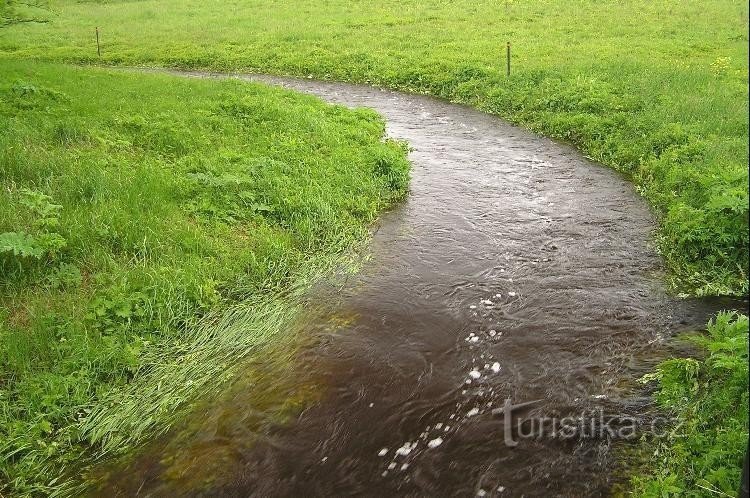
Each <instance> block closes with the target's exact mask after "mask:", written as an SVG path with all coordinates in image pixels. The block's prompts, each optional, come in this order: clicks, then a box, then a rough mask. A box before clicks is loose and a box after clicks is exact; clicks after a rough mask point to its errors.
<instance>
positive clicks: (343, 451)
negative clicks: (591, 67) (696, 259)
mask: <svg viewBox="0 0 750 498" xmlns="http://www.w3.org/2000/svg"><path fill="white" fill-rule="evenodd" d="M262 79H263V80H264V81H268V82H271V83H276V84H282V85H285V86H289V87H292V88H294V89H297V90H301V91H305V92H310V93H313V94H315V95H318V96H320V97H322V98H323V99H325V100H327V101H330V102H335V103H340V104H345V105H348V106H366V107H371V108H374V109H375V110H377V111H378V112H380V113H381V114H382V115H383V116H385V118H386V119H387V122H388V128H387V130H388V134H389V135H390V136H391V137H394V138H398V139H404V140H406V141H408V142H409V144H410V145H411V147H412V148H413V151H412V153H411V156H410V157H411V160H412V162H413V179H412V184H411V194H410V196H409V198H408V200H407V201H406V202H404V203H403V205H401V206H399V207H397V208H396V209H394V210H393V211H391V212H389V213H387V214H385V215H384V216H383V217H382V219H381V220H380V222H379V223H378V226H377V227H376V230H375V233H374V237H373V240H372V244H371V247H370V248H371V253H372V258H371V259H370V260H369V261H368V262H367V263H366V264H365V265H364V267H363V269H362V271H361V272H359V273H358V274H356V275H354V276H351V277H349V278H348V279H347V280H346V281H345V283H344V285H343V287H336V288H334V287H333V286H330V287H328V288H326V287H325V286H324V287H323V288H321V289H318V290H317V291H316V292H318V293H319V295H318V298H319V300H320V301H325V302H327V304H328V308H329V310H330V311H329V312H330V316H328V317H326V316H325V315H323V316H322V317H321V316H318V315H315V316H312V317H311V318H310V319H309V321H308V322H307V323H305V326H304V327H303V331H302V332H303V333H304V334H307V335H308V336H309V337H310V338H311V341H310V344H311V345H310V346H308V347H306V348H305V349H304V350H303V351H302V352H301V353H300V355H299V358H298V359H297V362H296V366H295V367H293V368H292V374H291V375H285V376H284V379H285V380H284V381H283V382H282V381H279V376H278V373H275V372H273V371H269V372H267V373H265V374H264V373H263V372H262V371H261V372H260V373H258V372H257V371H255V373H254V374H253V376H252V377H253V382H252V383H250V382H248V384H247V385H243V381H242V380H239V381H238V382H237V383H236V384H235V385H234V386H232V387H231V389H229V390H228V391H227V394H226V395H225V396H223V397H222V398H221V399H220V401H219V402H217V403H215V404H214V405H212V406H211V407H210V408H204V409H201V410H199V411H198V413H196V415H195V417H194V418H193V420H192V422H191V423H190V424H188V427H189V428H188V429H187V430H182V431H179V432H180V434H179V436H177V435H172V436H170V438H167V439H166V440H164V441H160V442H157V443H156V444H153V445H151V446H150V447H148V448H147V450H146V452H145V453H144V455H141V456H140V457H139V458H137V459H136V461H135V462H133V463H131V464H130V466H129V467H127V468H125V469H121V471H119V472H118V473H117V474H116V477H115V478H113V479H112V480H111V482H109V483H108V484H107V485H106V486H105V489H104V490H102V491H101V492H100V493H101V494H102V495H108V496H112V495H122V496H133V495H136V494H137V495H139V496H181V495H184V496H261V497H270V496H378V497H380V496H599V495H604V494H607V492H608V490H609V489H610V488H611V486H612V484H613V482H615V481H616V477H615V476H616V475H617V474H616V472H615V470H616V469H615V466H614V464H615V463H616V462H614V461H613V458H612V452H611V451H610V450H611V447H612V444H613V443H616V441H615V440H613V438H612V437H607V436H606V434H605V435H602V434H599V435H590V437H586V438H580V437H573V438H562V437H551V436H550V435H548V434H545V435H543V436H541V437H538V438H522V437H520V436H519V435H518V434H517V431H515V430H514V431H512V432H511V436H513V437H514V439H515V440H517V441H518V445H517V446H515V447H510V446H507V445H506V444H505V443H504V439H505V438H506V436H507V433H506V431H505V427H506V426H505V421H506V419H505V418H504V416H503V415H502V414H498V413H494V414H493V409H497V408H498V407H501V406H502V405H503V403H504V401H505V400H506V399H508V398H510V399H512V402H513V403H514V404H520V403H525V402H531V401H534V402H535V403H533V404H531V405H529V406H527V407H525V408H519V409H517V410H515V411H514V412H513V413H514V415H517V416H518V417H514V418H513V419H512V420H513V423H514V424H515V423H516V421H517V420H518V419H519V417H520V419H524V417H525V418H526V419H529V418H531V417H540V416H547V417H552V416H564V415H579V414H581V413H582V412H584V411H585V410H594V409H596V408H601V409H602V410H603V411H604V412H605V413H607V414H616V415H630V416H635V417H638V419H639V420H640V421H641V422H643V423H644V424H645V422H646V421H648V420H649V418H650V416H651V409H650V406H649V403H648V400H647V399H643V398H638V397H634V396H635V395H634V394H633V393H634V392H637V390H634V389H633V388H632V384H631V383H629V382H628V379H632V378H633V377H634V376H636V375H639V374H642V373H643V372H645V371H646V370H647V369H648V367H649V365H652V364H653V361H652V360H654V359H655V358H657V357H659V356H660V355H663V354H664V349H665V346H664V340H665V339H666V338H668V337H670V336H671V335H673V334H674V333H675V332H676V331H679V330H683V329H689V328H694V327H697V326H698V327H699V326H701V325H703V324H704V323H705V320H706V318H707V316H708V315H709V313H710V312H711V311H713V310H715V309H717V308H718V307H721V306H737V305H738V304H737V303H731V302H729V303H723V302H695V301H694V302H684V301H682V302H681V301H678V300H675V299H673V298H670V297H668V296H667V295H666V294H665V292H664V290H663V288H662V275H661V261H660V259H659V257H658V256H657V254H656V253H655V251H654V249H653V247H652V246H651V245H650V244H649V240H650V238H651V235H652V230H653V229H654V219H653V217H652V215H651V213H650V212H649V209H648V207H647V206H646V204H645V203H644V201H643V200H642V199H640V198H639V197H637V196H636V194H635V193H634V191H633V188H632V186H631V184H630V183H628V182H627V181H626V180H624V179H622V178H620V177H619V176H618V175H617V174H616V173H614V172H613V171H611V170H609V169H606V168H604V167H601V166H599V165H596V164H593V163H591V162H590V161H587V160H586V159H584V158H583V157H581V155H580V154H579V153H577V152H576V151H574V150H573V149H572V148H570V147H568V146H566V145H561V144H559V143H555V142H553V141H551V140H548V139H544V138H540V137H538V136H535V135H533V134H531V133H528V132H526V131H523V130H520V129H518V128H515V127H512V126H510V125H508V124H506V123H504V122H503V121H501V120H499V119H496V118H494V117H491V116H488V115H485V114H482V113H480V112H477V111H475V110H472V109H469V108H466V107H462V106H457V105H452V104H449V103H446V102H443V101H439V100H435V99H432V98H426V97H420V96H413V95H405V94H400V93H394V92H389V91H381V90H378V89H373V88H368V87H360V86H351V85H344V84H337V83H321V82H314V81H296V80H288V79H280V78H268V77H264V78H262ZM740 305H741V306H746V304H745V303H741V304H740ZM331 316H333V317H335V320H333V321H332V320H331V319H330V317H331ZM332 323H333V325H332ZM649 358H651V360H649ZM311 385H314V388H311V387H310V386H311ZM309 389H311V390H312V391H315V393H316V394H315V395H314V396H309V397H307V398H306V397H305V395H304V392H306V390H309ZM259 390H261V391H264V392H265V391H268V390H270V391H276V392H277V394H279V393H280V395H281V396H280V398H281V399H283V398H284V397H285V396H288V397H294V396H298V397H299V398H300V399H303V400H307V401H305V402H304V403H303V404H304V405H305V408H304V409H303V410H302V411H301V412H299V414H298V416H295V417H294V418H292V419H291V420H289V421H286V422H284V423H280V422H273V420H276V419H275V418H274V417H271V416H268V417H266V416H265V413H266V412H268V413H273V412H276V413H278V410H279V406H278V405H273V406H265V405H264V406H259V405H258V403H257V402H254V400H257V399H258V397H259V394H258V392H259ZM300 392H302V393H303V394H300ZM514 434H515V436H514ZM170 441H171V442H170ZM174 441H179V444H176V443H175V442H174ZM175 462H177V464H175ZM175 468H177V469H179V470H177V471H175V470H174V469H175Z"/></svg>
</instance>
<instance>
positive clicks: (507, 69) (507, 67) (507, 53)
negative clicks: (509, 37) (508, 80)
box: [505, 42, 510, 76]
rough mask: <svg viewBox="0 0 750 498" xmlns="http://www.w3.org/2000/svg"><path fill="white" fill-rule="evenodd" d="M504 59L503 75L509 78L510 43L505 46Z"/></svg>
mask: <svg viewBox="0 0 750 498" xmlns="http://www.w3.org/2000/svg"><path fill="white" fill-rule="evenodd" d="M505 59H506V62H507V66H506V68H505V73H506V75H507V76H510V42H508V44H507V45H506V46H505Z"/></svg>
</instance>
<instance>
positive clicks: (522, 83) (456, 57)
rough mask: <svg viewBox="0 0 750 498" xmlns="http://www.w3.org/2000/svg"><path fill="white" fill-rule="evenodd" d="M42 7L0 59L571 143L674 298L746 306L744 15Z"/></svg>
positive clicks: (425, 5) (294, 4)
mask: <svg viewBox="0 0 750 498" xmlns="http://www.w3.org/2000/svg"><path fill="white" fill-rule="evenodd" d="M39 5H40V6H44V5H48V6H49V9H48V10H47V14H46V15H42V14H36V16H37V17H44V18H45V19H49V21H50V22H47V23H20V24H13V25H11V26H9V27H7V28H5V29H3V30H0V52H4V53H6V54H13V55H15V56H23V57H34V58H42V59H56V60H65V61H70V62H79V63H80V62H83V63H97V64H98V63H102V64H129V65H133V64H136V65H137V64H144V65H160V66H177V67H182V68H209V69H216V70H250V71H261V72H271V73H287V74H294V75H300V76H314V77H318V78H330V79H339V80H348V81H356V82H366V83H372V84H377V85H385V86H388V87H392V88H397V89H403V90H408V91H413V92H419V93H429V94H433V95H437V96H440V97H444V98H447V99H450V100H453V101H456V102H463V103H468V104H470V105H473V106H476V107H478V108H479V109H482V110H484V111H487V112H491V113H495V114H498V115H501V116H503V117H505V118H507V119H509V120H511V121H514V122H516V123H520V124H522V125H524V126H527V127H529V128H531V129H533V130H536V131H539V132H541V133H543V134H546V135H549V136H551V137H555V138H560V139H564V140H567V141H570V142H572V143H573V144H575V145H576V146H577V147H579V148H580V149H581V150H582V151H584V152H585V153H586V154H587V155H589V156H590V157H592V158H593V159H596V160H597V161H600V162H602V163H604V164H607V165H609V166H612V167H614V168H616V169H618V170H619V171H622V172H624V173H626V174H627V175H629V176H630V177H631V178H632V179H633V181H634V182H635V183H636V185H637V186H638V189H639V191H640V192H641V193H642V194H643V195H644V196H645V197H646V198H647V199H648V200H649V201H650V202H651V203H652V205H653V206H655V208H656V211H657V213H658V214H659V216H660V218H661V227H662V230H661V232H660V234H659V236H658V242H659V247H660V248H661V250H662V253H663V255H664V257H665V260H666V262H667V265H668V267H669V269H670V270H671V273H670V277H669V279H670V282H671V284H672V285H673V287H674V289H675V290H676V291H679V292H684V293H692V294H698V295H707V294H746V293H747V277H748V194H747V189H748V170H747V162H748V140H747V139H748V114H747V107H748V87H747V82H748V64H747V61H748V38H747V28H748V5H747V3H746V2H737V1H734V0H713V1H710V2H704V1H697V0H690V1H682V2H674V1H670V0H659V1H652V0H626V1H606V2H601V1H596V0H579V1H575V2H563V1H561V0H534V1H524V2H519V1H514V0H503V1H496V0H480V1H463V0H462V1H456V2H442V1H440V2H438V1H433V2H423V1H414V0H409V1H401V0H399V1H396V0H383V1H378V2H354V3H352V2H349V1H345V0H329V1H325V2H320V1H317V0H295V1H290V2H272V1H268V0H233V1H230V2H226V1H224V0H140V1H137V2H132V1H122V0H114V1H106V2H105V1H86V2H81V1H78V0H57V1H54V2H49V3H45V2H41V3H39ZM29 15H30V14H29ZM45 16H46V17H45ZM96 26H98V27H99V28H100V31H101V34H102V36H101V40H102V56H101V58H99V57H97V54H96V40H95V37H94V28H95V27H96ZM507 41H509V42H511V43H512V51H513V62H512V74H511V76H510V77H506V76H505V62H504V60H503V58H504V54H505V43H506V42H507Z"/></svg>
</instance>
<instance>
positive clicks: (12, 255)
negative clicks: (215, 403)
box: [0, 60, 408, 495]
mask: <svg viewBox="0 0 750 498" xmlns="http://www.w3.org/2000/svg"><path fill="white" fill-rule="evenodd" d="M2 66H3V70H2V73H0V184H2V186H3V188H2V190H0V494H7V493H13V494H17V495H47V494H49V493H50V492H52V491H54V490H55V489H57V488H58V486H59V485H60V481H59V480H57V479H58V477H59V476H60V475H61V474H62V472H63V471H64V470H65V468H66V466H68V465H69V464H70V463H72V462H76V466H79V465H80V461H79V460H78V459H79V458H80V456H81V455H82V454H83V453H84V452H88V453H89V454H90V453H91V452H94V453H106V452H111V451H121V450H125V449H127V448H129V447H132V445H133V444H134V443H135V442H137V441H138V440H140V439H141V438H142V437H143V436H144V435H145V434H152V433H154V431H159V430H165V429H166V428H168V427H169V425H170V423H171V422H172V421H173V420H174V417H175V416H176V413H177V412H178V411H179V409H181V408H184V407H185V406H187V403H188V402H190V401H191V400H193V399H195V398H196V397H197V396H199V395H201V394H203V393H205V392H206V391H208V390H210V389H212V388H214V387H215V386H217V385H218V383H219V382H221V381H222V380H223V379H225V378H227V377H228V376H231V373H232V371H231V366H232V365H234V364H236V362H237V361H238V360H239V359H241V358H242V357H243V356H245V355H247V354H249V353H251V352H253V351H256V350H257V348H259V347H263V346H264V345H266V344H267V343H268V342H269V341H270V340H271V339H272V338H274V337H283V334H284V333H285V332H288V330H287V329H288V327H287V324H288V323H289V321H290V320H291V319H292V318H293V317H294V314H295V313H296V310H297V309H298V306H299V305H298V304H297V300H296V297H297V296H298V294H299V293H300V292H301V291H302V290H303V289H304V288H305V287H306V285H307V284H308V283H309V282H310V281H312V280H313V279H314V278H315V276H316V275H317V274H319V273H320V272H321V271H325V270H326V269H328V268H330V267H331V265H332V264H334V263H335V262H336V261H338V260H339V258H340V256H341V255H342V254H345V253H346V251H347V250H349V249H350V248H351V247H352V245H353V244H355V243H356V242H357V241H361V240H363V238H365V237H366V235H367V229H368V225H369V224H370V223H371V222H372V221H373V220H374V219H375V217H376V216H377V214H378V212H379V211H381V210H382V209H384V208H386V207H387V206H389V205H390V204H392V203H393V202H394V201H396V200H398V199H400V198H402V197H403V196H404V195H405V193H406V189H407V186H408V162H407V160H406V157H405V156H406V154H405V150H404V148H403V146H402V145H400V144H397V143H393V142H390V141H384V140H383V134H384V123H383V121H382V119H381V118H380V117H379V116H377V115H376V114H375V113H374V112H372V111H369V110H349V109H345V108H343V107H337V106H330V105H326V104H324V103H322V102H320V101H319V100H317V99H315V98H313V97H310V96H303V95H299V94H295V93H292V92H289V91H285V90H280V89H272V88H268V87H266V86H262V85H257V84H248V83H242V82H238V81H201V80H186V79H184V78H176V77H169V76H164V75H143V74H124V73H122V72H120V71H116V72H112V71H106V70H102V69H83V68H70V67H65V66H59V65H45V64H37V63H29V62H20V61H11V60H3V61H2Z"/></svg>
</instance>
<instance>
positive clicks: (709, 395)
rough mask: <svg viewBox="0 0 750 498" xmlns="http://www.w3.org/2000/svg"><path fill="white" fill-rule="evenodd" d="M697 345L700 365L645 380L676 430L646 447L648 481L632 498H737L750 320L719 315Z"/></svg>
mask: <svg viewBox="0 0 750 498" xmlns="http://www.w3.org/2000/svg"><path fill="white" fill-rule="evenodd" d="M693 340H694V341H695V342H696V343H698V344H699V345H700V346H702V348H703V349H704V350H705V352H706V357H705V358H703V359H700V360H696V359H691V358H680V359H671V360H667V361H665V362H663V363H661V364H660V365H659V367H658V369H657V371H656V373H654V374H650V375H647V376H646V377H645V379H644V380H646V381H649V382H651V381H656V382H658V390H657V393H656V401H657V402H658V404H659V405H660V406H661V407H662V408H663V409H664V410H665V411H667V412H668V413H671V414H672V415H673V416H674V417H675V419H676V423H675V424H674V425H673V426H672V427H671V428H670V431H669V432H668V433H667V434H666V435H665V436H664V437H662V438H660V439H658V440H656V441H652V442H649V443H647V451H648V453H649V454H650V455H651V456H650V459H648V461H647V462H644V463H645V464H646V466H647V467H646V468H647V469H648V470H647V471H646V475H645V476H639V477H636V478H634V479H633V480H632V484H633V490H632V491H633V495H634V496H644V497H668V496H690V497H693V496H736V495H737V491H738V490H739V484H740V474H741V468H742V459H743V457H744V456H745V451H746V449H747V441H748V387H749V386H748V318H747V316H744V315H733V314H729V313H722V314H719V316H718V317H717V318H716V320H715V321H714V322H712V323H709V325H708V334H707V335H706V336H696V337H693Z"/></svg>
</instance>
